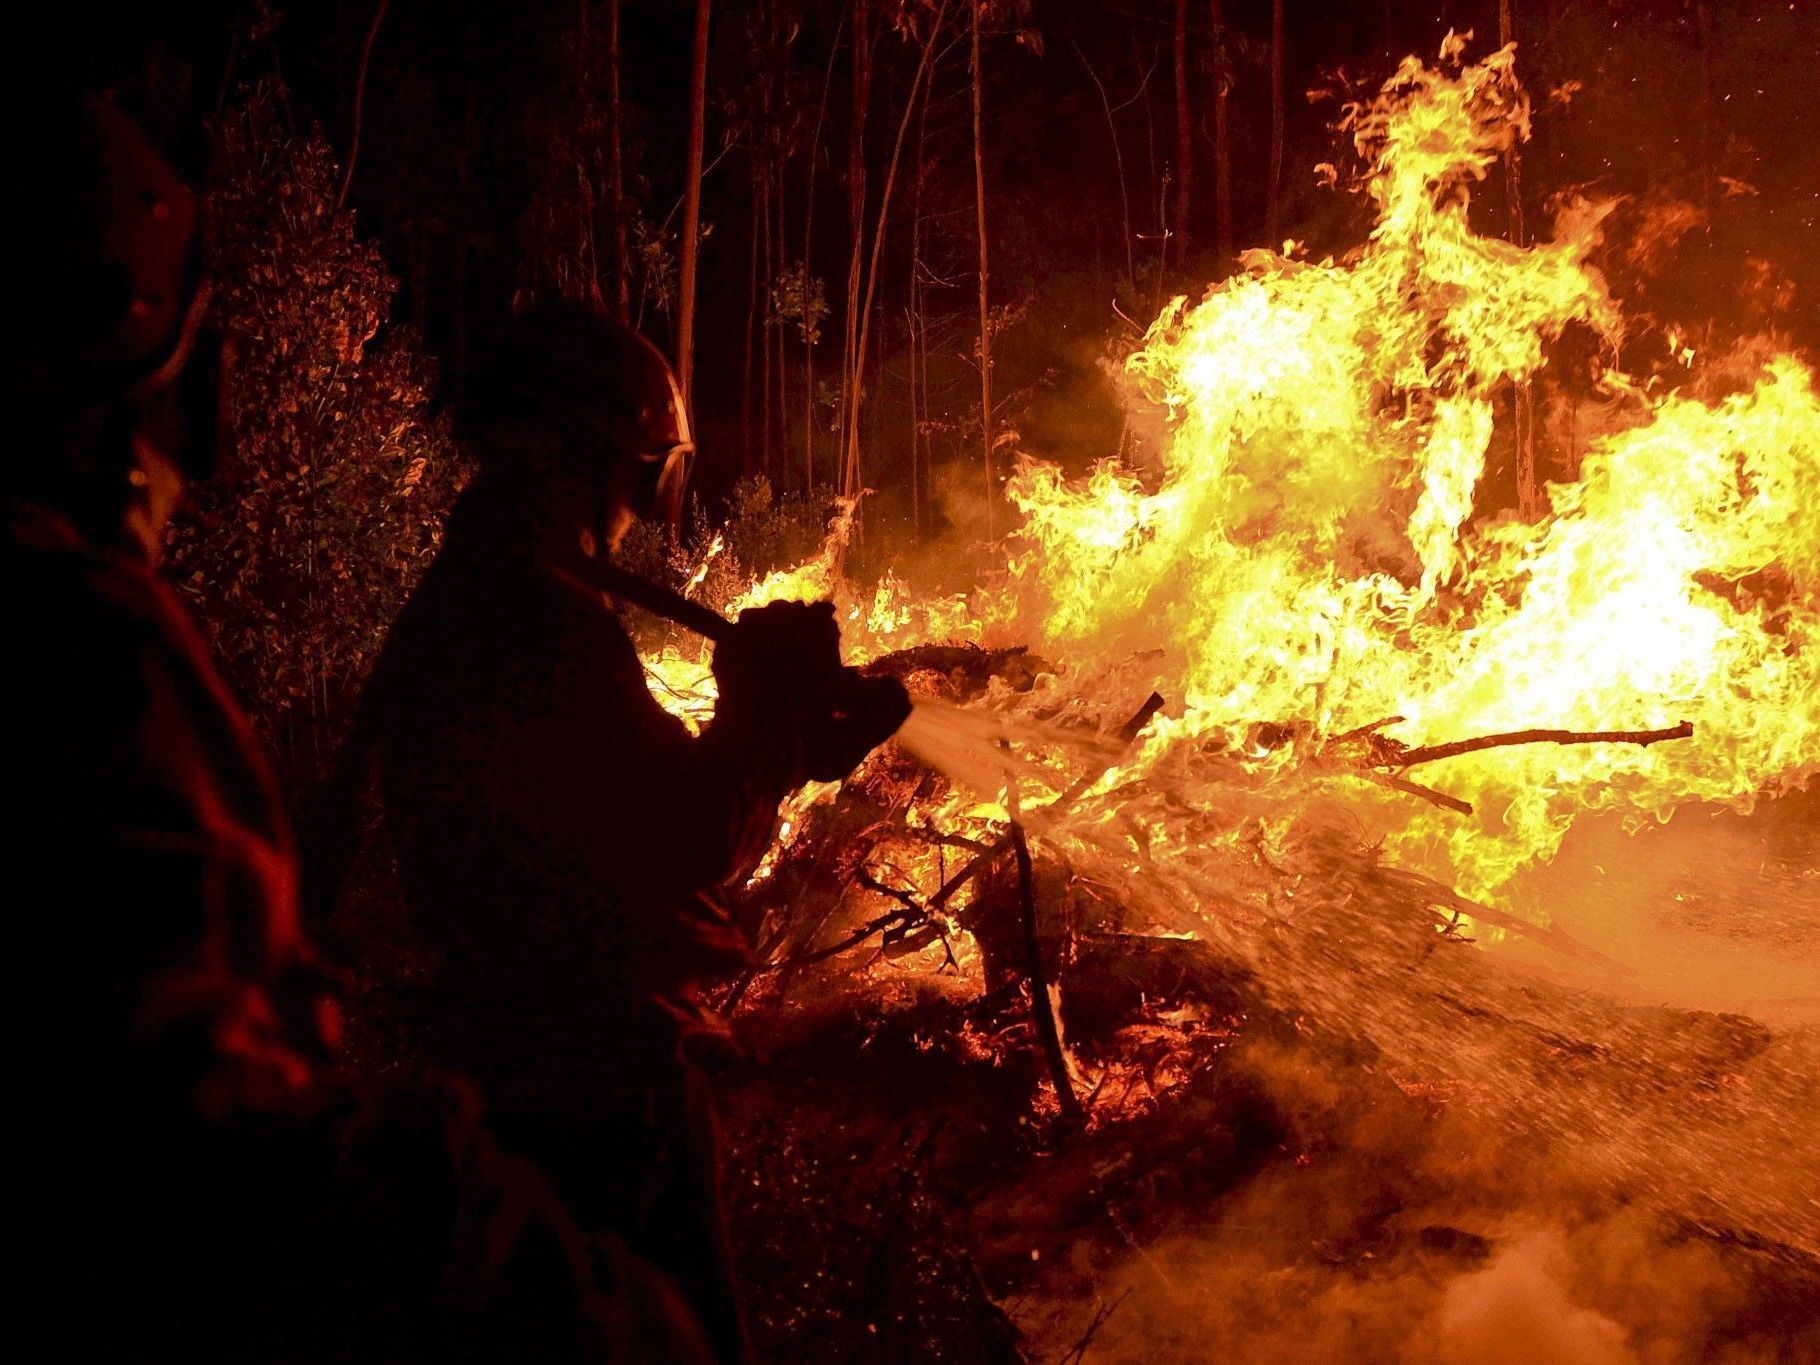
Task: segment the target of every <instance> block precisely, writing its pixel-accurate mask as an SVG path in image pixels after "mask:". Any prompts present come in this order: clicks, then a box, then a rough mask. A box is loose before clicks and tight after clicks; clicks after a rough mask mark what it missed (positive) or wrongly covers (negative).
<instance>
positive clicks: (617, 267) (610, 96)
mask: <svg viewBox="0 0 1820 1365" xmlns="http://www.w3.org/2000/svg"><path fill="white" fill-rule="evenodd" d="M607 210H608V211H609V212H610V213H611V214H612V215H613V230H612V231H611V232H610V233H608V234H607V242H608V249H609V253H610V255H611V260H610V262H609V269H608V274H609V275H610V277H611V278H610V280H609V287H608V290H607V306H608V308H609V309H611V310H612V313H613V316H614V317H616V318H618V319H619V320H620V321H621V322H624V321H626V319H627V318H629V317H630V316H631V313H632V298H631V289H630V285H629V283H628V280H627V274H628V271H627V259H626V168H625V163H624V161H623V160H622V153H621V151H620V124H619V0H607Z"/></svg>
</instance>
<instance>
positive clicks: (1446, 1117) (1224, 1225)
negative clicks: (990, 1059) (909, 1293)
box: [1019, 1045, 1820, 1365]
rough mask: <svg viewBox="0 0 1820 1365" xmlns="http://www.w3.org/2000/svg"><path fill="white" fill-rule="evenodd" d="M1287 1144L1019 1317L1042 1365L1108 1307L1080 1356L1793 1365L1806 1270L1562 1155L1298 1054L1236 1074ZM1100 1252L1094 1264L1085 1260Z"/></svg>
mask: <svg viewBox="0 0 1820 1365" xmlns="http://www.w3.org/2000/svg"><path fill="white" fill-rule="evenodd" d="M1231 1062H1232V1065H1233V1066H1234V1067H1235V1068H1237V1069H1238V1070H1241V1071H1243V1073H1244V1074H1245V1076H1246V1077H1247V1078H1248V1079H1250V1080H1253V1081H1256V1082H1259V1083H1261V1084H1262V1085H1263V1086H1264V1087H1265V1089H1266V1090H1267V1092H1268V1093H1269V1095H1270V1097H1271V1100H1272V1102H1273V1103H1274V1104H1275V1105H1277V1106H1278V1107H1279V1109H1280V1116H1281V1118H1282V1120H1283V1122H1284V1123H1285V1125H1286V1128H1287V1132H1286V1135H1285V1138H1284V1141H1283V1145H1282V1151H1281V1158H1282V1159H1279V1160H1276V1161H1274V1162H1272V1163H1271V1164H1269V1165H1267V1166H1266V1167H1265V1169H1264V1170H1263V1171H1261V1172H1260V1173H1258V1174H1257V1175H1255V1176H1253V1177H1252V1178H1250V1179H1247V1180H1245V1181H1244V1182H1243V1183H1241V1184H1240V1185H1239V1186H1238V1187H1237V1188H1236V1189H1235V1190H1234V1191H1232V1192H1231V1193H1229V1194H1228V1195H1226V1196H1225V1197H1224V1198H1223V1199H1222V1200H1217V1201H1215V1202H1214V1203H1213V1205H1212V1206H1211V1207H1208V1206H1206V1205H1204V1204H1203V1205H1202V1206H1201V1207H1200V1208H1199V1209H1198V1210H1196V1209H1194V1208H1193V1206H1192V1201H1182V1202H1179V1203H1171V1202H1167V1201H1165V1200H1161V1199H1159V1200H1157V1201H1155V1202H1154V1203H1151V1204H1149V1205H1147V1206H1144V1205H1136V1204H1135V1201H1127V1202H1126V1203H1125V1205H1124V1206H1123V1207H1121V1208H1120V1209H1119V1210H1118V1211H1117V1212H1116V1214H1115V1216H1114V1220H1113V1221H1114V1224H1115V1226H1116V1228H1117V1232H1118V1245H1119V1247H1120V1248H1121V1251H1120V1252H1119V1253H1118V1254H1116V1255H1114V1256H1111V1257H1109V1258H1108V1259H1109V1260H1110V1262H1111V1263H1110V1264H1109V1265H1108V1264H1107V1263H1106V1262H1105V1261H1100V1262H1099V1263H1097V1264H1096V1263H1095V1256H1094V1255H1093V1253H1090V1252H1088V1251H1086V1250H1077V1251H1076V1252H1075V1253H1074V1256H1075V1260H1074V1262H1073V1263H1072V1264H1071V1265H1058V1266H1057V1267H1056V1268H1055V1269H1054V1270H1053V1271H1052V1272H1051V1273H1050V1275H1049V1277H1048V1278H1047V1279H1046V1280H1045V1281H1044V1283H1043V1284H1042V1285H1041V1286H1040V1287H1039V1288H1037V1289H1036V1290H1035V1291H1034V1292H1032V1293H1030V1294H1028V1295H1027V1296H1025V1298H1024V1299H1022V1300H1021V1301H1020V1305H1019V1306H1020V1311H1019V1318H1020V1321H1021V1322H1022V1323H1023V1325H1024V1326H1025V1327H1026V1330H1028V1331H1029V1332H1030V1333H1031V1334H1032V1336H1033V1338H1034V1339H1035V1343H1036V1345H1037V1346H1038V1351H1037V1352H1036V1355H1037V1357H1038V1358H1042V1359H1054V1358H1057V1357H1065V1356H1066V1353H1067V1351H1068V1350H1069V1349H1070V1348H1071V1347H1073V1346H1074V1345H1075V1344H1077V1343H1078V1342H1079V1340H1080V1339H1081V1337H1082V1335H1083V1333H1084V1332H1085V1329H1086V1325H1087V1323H1088V1322H1089V1321H1091V1319H1092V1317H1093V1316H1094V1314H1095V1313H1096V1312H1099V1311H1102V1310H1104V1309H1107V1308H1109V1307H1111V1306H1112V1305H1114V1304H1116V1305H1117V1307H1116V1308H1115V1309H1113V1310H1112V1311H1111V1312H1110V1313H1109V1314H1108V1316H1107V1317H1106V1318H1105V1320H1104V1322H1102V1324H1101V1325H1100V1327H1099V1329H1098V1330H1097V1331H1096V1333H1095V1335H1094V1338H1093V1341H1092V1343H1091V1349H1090V1350H1089V1351H1088V1352H1087V1353H1086V1356H1085V1359H1087V1360H1090V1361H1093V1362H1096V1363H1099V1365H1113V1363H1115V1362H1130V1365H1155V1362H1158V1361H1173V1360H1230V1361H1242V1362H1250V1361H1274V1360H1283V1361H1296V1362H1379V1361H1382V1362H1399V1363H1400V1365H1402V1363H1408V1365H1429V1363H1430V1362H1432V1363H1433V1365H1694V1363H1695V1362H1707V1361H1722V1362H1725V1365H1782V1363H1783V1362H1787V1363H1788V1365H1794V1362H1797V1361H1803V1360H1811V1359H1815V1358H1817V1357H1816V1356H1815V1355H1814V1352H1815V1350H1816V1349H1820V1267H1817V1266H1816V1265H1815V1264H1813V1263H1812V1262H1807V1261H1801V1260H1799V1259H1798V1258H1797V1260H1795V1261H1789V1260H1786V1259H1783V1260H1778V1259H1777V1256H1776V1254H1771V1253H1766V1252H1763V1251H1759V1250H1751V1249H1748V1248H1745V1247H1742V1246H1741V1245H1739V1244H1737V1243H1735V1242H1731V1241H1728V1240H1727V1239H1725V1238H1723V1237H1712V1236H1708V1235H1706V1234H1704V1233H1700V1232H1696V1231H1693V1230H1690V1227H1689V1225H1687V1224H1685V1223H1680V1222H1677V1221H1676V1220H1674V1219H1672V1218H1664V1217H1662V1216H1660V1215H1658V1214H1653V1213H1650V1212H1648V1211H1646V1210H1644V1209H1643V1208H1641V1207H1639V1206H1627V1205H1625V1204H1624V1203H1623V1202H1622V1201H1617V1200H1613V1199H1611V1198H1610V1197H1609V1196H1608V1195H1607V1194H1605V1193H1602V1192H1601V1191H1600V1190H1599V1189H1598V1188H1597V1187H1596V1182H1591V1181H1589V1180H1587V1179H1586V1178H1585V1177H1584V1175H1583V1173H1582V1172H1581V1171H1580V1169H1579V1164H1578V1161H1577V1159H1576V1154H1575V1153H1573V1152H1572V1151H1558V1150H1552V1149H1547V1148H1541V1149H1538V1148H1536V1147H1534V1146H1533V1145H1531V1144H1530V1143H1528V1142H1526V1141H1524V1140H1522V1139H1520V1138H1518V1137H1516V1136H1515V1135H1514V1134H1511V1133H1509V1132H1506V1131H1500V1130H1499V1129H1498V1128H1497V1127H1496V1126H1495V1125H1493V1124H1488V1123H1486V1122H1485V1121H1483V1120H1482V1119H1479V1118H1477V1117H1475V1116H1473V1115H1471V1114H1469V1113H1467V1112H1465V1111H1462V1110H1454V1109H1443V1110H1438V1111H1437V1110H1432V1109H1431V1110H1429V1111H1428V1112H1426V1113H1424V1112H1423V1109H1422V1107H1421V1106H1417V1105H1414V1104H1409V1103H1405V1102H1401V1101H1398V1100H1396V1099H1390V1100H1386V1099H1385V1098H1384V1097H1383V1096H1382V1095H1381V1094H1379V1095H1375V1096H1374V1094H1373V1090H1374V1086H1375V1085H1381V1078H1378V1079H1377V1080H1376V1081H1374V1080H1373V1079H1372V1078H1370V1077H1368V1076H1366V1075H1365V1074H1363V1073H1362V1072H1356V1073H1354V1074H1352V1075H1350V1076H1348V1075H1345V1074H1343V1073H1340V1072H1338V1071H1336V1069H1335V1068H1334V1067H1333V1066H1332V1065H1331V1059H1329V1062H1328V1063H1325V1064H1323V1063H1321V1062H1314V1061H1311V1060H1310V1059H1308V1058H1307V1057H1305V1056H1299V1055H1297V1053H1296V1052H1294V1051H1286V1050H1274V1049H1271V1048H1268V1047H1263V1046H1256V1045H1253V1046H1248V1047H1245V1048H1242V1049H1240V1050H1239V1052H1238V1053H1237V1054H1236V1055H1235V1056H1234V1057H1233V1058H1232V1059H1231ZM1102 1254H1103V1253H1102Z"/></svg>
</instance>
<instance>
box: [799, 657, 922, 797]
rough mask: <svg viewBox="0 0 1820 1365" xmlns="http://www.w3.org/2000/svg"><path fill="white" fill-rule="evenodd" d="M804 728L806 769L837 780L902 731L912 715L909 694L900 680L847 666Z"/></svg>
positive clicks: (825, 779)
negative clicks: (869, 674) (872, 676)
mask: <svg viewBox="0 0 1820 1365" xmlns="http://www.w3.org/2000/svg"><path fill="white" fill-rule="evenodd" d="M820 700H821V702H822V704H821V705H820V706H819V707H818V708H817V710H816V713H815V714H814V715H813V716H812V717H811V718H810V720H809V723H807V724H805V725H804V727H803V730H802V740H803V770H804V772H805V773H806V774H807V775H808V776H809V777H812V778H814V779H815V780H816V781H817V782H837V781H839V780H840V779H841V778H843V777H845V776H846V775H847V774H848V773H850V772H852V771H853V770H854V769H855V768H857V767H858V766H859V765H860V762H861V760H863V759H864V758H865V757H866V755H867V754H869V753H871V752H872V751H873V750H874V749H876V748H877V747H878V746H879V745H881V744H883V743H884V742H885V741H886V740H888V739H890V738H891V736H892V735H894V734H896V733H897V729H898V727H899V726H900V725H902V724H903V723H904V721H905V720H906V719H907V718H908V717H909V715H910V694H909V693H908V692H906V691H905V690H904V685H903V684H902V683H901V682H899V681H898V680H897V679H896V678H868V677H867V676H866V675H865V674H863V673H861V672H860V671H859V670H858V669H854V668H843V669H841V671H840V676H839V678H838V679H836V681H835V685H834V686H833V687H832V688H830V689H829V691H828V692H827V693H825V694H824V696H823V698H822V699H820Z"/></svg>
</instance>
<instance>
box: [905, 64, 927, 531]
mask: <svg viewBox="0 0 1820 1365" xmlns="http://www.w3.org/2000/svg"><path fill="white" fill-rule="evenodd" d="M928 148H929V101H928V99H927V98H925V99H924V100H923V107H922V109H921V110H919V111H918V113H917V116H916V187H915V191H914V193H913V194H912V195H911V199H910V288H909V291H908V297H909V304H908V308H907V310H906V312H905V314H904V319H905V325H906V330H907V331H908V332H909V339H910V533H911V535H912V536H913V537H914V538H915V539H916V540H918V541H921V540H922V538H923V502H924V499H925V498H926V496H927V494H926V491H925V488H924V483H925V477H926V465H925V462H924V460H923V410H924V409H925V408H926V407H927V406H928V402H929V390H928V382H927V381H928V372H927V369H926V368H925V356H926V355H927V349H928V336H927V334H926V332H925V329H924V322H923V182H924V179H925V176H926V170H927V152H928Z"/></svg>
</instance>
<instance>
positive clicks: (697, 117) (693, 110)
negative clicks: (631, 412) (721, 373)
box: [676, 0, 711, 400]
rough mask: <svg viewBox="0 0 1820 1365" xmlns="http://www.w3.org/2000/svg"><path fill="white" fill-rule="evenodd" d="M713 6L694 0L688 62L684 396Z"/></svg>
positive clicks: (679, 296) (679, 316)
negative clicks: (693, 42)
mask: <svg viewBox="0 0 1820 1365" xmlns="http://www.w3.org/2000/svg"><path fill="white" fill-rule="evenodd" d="M710 8H711V4H710V0H695V48H694V52H693V54H692V58H691V61H690V65H689V148H688V168H687V170H686V171H685V172H684V178H683V221H682V250H681V253H680V258H679V260H678V264H677V276H678V278H677V289H676V377H677V379H678V380H679V381H680V382H681V384H682V391H683V398H684V399H685V400H687V399H688V397H689V392H690V387H691V384H692V383H693V381H694V378H695V267H696V261H697V258H698V256H699V255H700V252H701V162H702V141H703V138H704V136H705V133H706V128H707V120H708V24H709V18H710V14H709V11H710Z"/></svg>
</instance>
